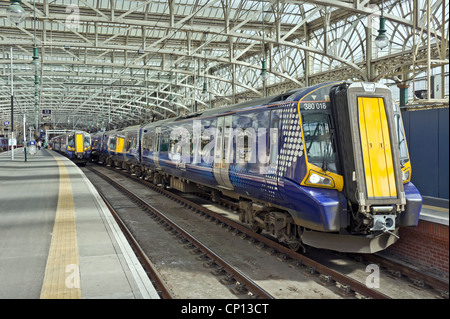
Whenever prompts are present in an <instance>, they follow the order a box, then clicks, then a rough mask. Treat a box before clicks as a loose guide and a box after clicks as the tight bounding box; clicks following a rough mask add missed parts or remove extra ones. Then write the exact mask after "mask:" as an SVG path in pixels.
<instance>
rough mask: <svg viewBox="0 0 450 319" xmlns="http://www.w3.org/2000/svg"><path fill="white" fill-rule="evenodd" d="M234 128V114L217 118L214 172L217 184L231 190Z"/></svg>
mask: <svg viewBox="0 0 450 319" xmlns="http://www.w3.org/2000/svg"><path fill="white" fill-rule="evenodd" d="M232 130H233V128H232V115H228V116H224V117H220V118H219V119H218V120H217V129H216V137H215V145H214V164H213V173H214V177H215V179H216V181H217V184H218V185H219V186H221V187H224V188H226V189H229V190H233V189H234V187H233V184H231V181H230V174H229V170H230V162H232V160H233V159H232V154H233V153H232V152H233V133H232V132H233V131H232Z"/></svg>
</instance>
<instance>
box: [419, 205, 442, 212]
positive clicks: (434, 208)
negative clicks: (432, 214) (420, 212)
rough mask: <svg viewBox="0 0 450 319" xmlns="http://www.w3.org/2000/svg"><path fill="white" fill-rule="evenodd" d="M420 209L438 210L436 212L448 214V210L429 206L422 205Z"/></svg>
mask: <svg viewBox="0 0 450 319" xmlns="http://www.w3.org/2000/svg"><path fill="white" fill-rule="evenodd" d="M422 207H423V208H428V209H431V210H438V211H441V212H445V213H448V208H443V207H437V206H431V205H422Z"/></svg>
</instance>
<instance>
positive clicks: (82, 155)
mask: <svg viewBox="0 0 450 319" xmlns="http://www.w3.org/2000/svg"><path fill="white" fill-rule="evenodd" d="M48 144H49V146H50V148H51V149H53V150H55V151H57V152H59V153H61V154H63V155H65V156H67V157H68V158H69V159H71V160H72V161H73V162H74V163H77V164H82V165H86V162H88V161H89V160H90V157H91V134H89V133H87V132H84V131H75V130H74V131H69V132H67V133H65V134H62V135H58V136H55V137H53V138H51V139H50V141H49V142H48Z"/></svg>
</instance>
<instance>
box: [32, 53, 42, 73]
mask: <svg viewBox="0 0 450 319" xmlns="http://www.w3.org/2000/svg"><path fill="white" fill-rule="evenodd" d="M31 64H32V65H33V67H34V70H35V71H36V72H37V71H38V70H39V67H40V65H41V62H39V54H38V49H37V47H34V48H33V61H31Z"/></svg>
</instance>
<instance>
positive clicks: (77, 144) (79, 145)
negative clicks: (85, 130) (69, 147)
mask: <svg viewBox="0 0 450 319" xmlns="http://www.w3.org/2000/svg"><path fill="white" fill-rule="evenodd" d="M75 147H76V149H75V150H76V152H77V153H83V134H77V137H76V139H75Z"/></svg>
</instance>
